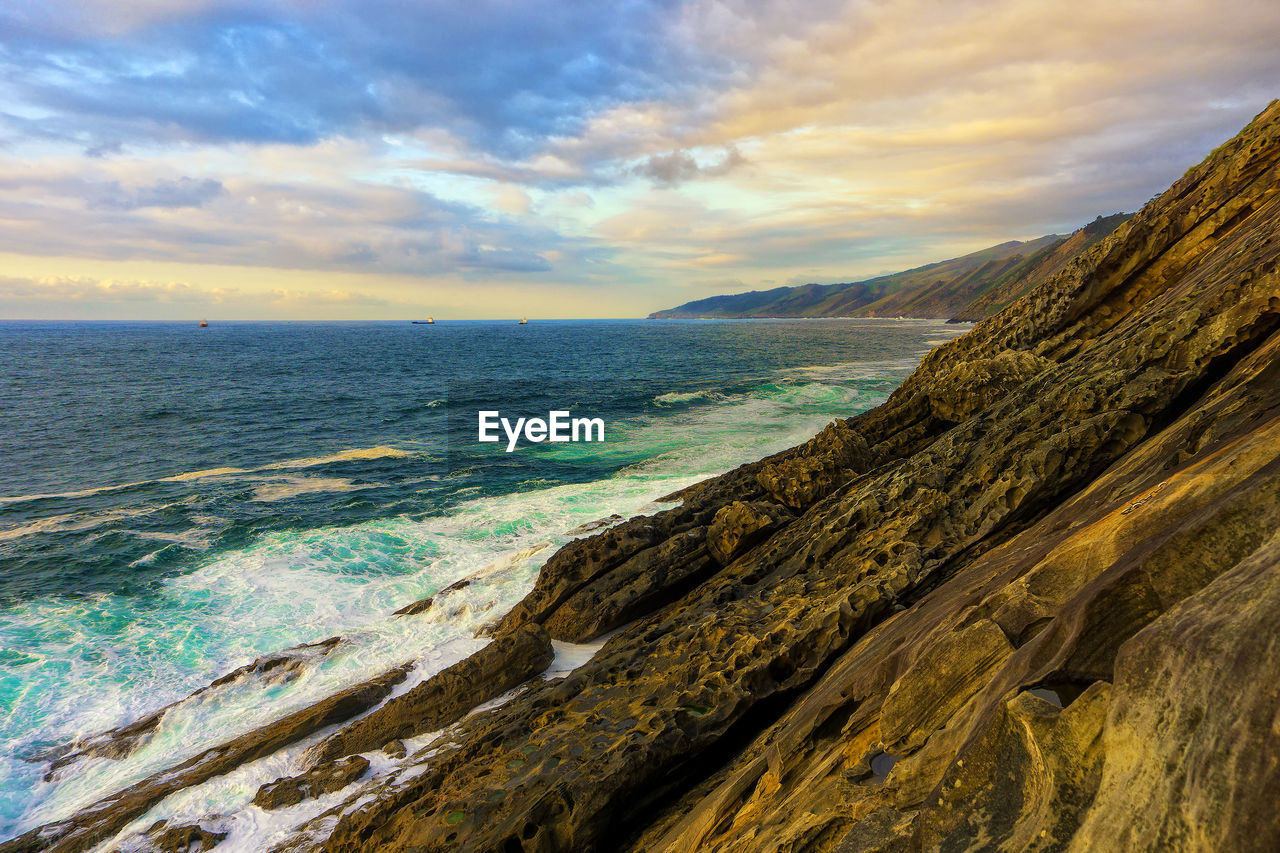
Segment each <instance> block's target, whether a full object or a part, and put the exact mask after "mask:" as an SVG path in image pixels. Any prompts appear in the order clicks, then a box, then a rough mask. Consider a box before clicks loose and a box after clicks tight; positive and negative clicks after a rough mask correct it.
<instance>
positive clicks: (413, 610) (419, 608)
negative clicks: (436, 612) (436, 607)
mask: <svg viewBox="0 0 1280 853" xmlns="http://www.w3.org/2000/svg"><path fill="white" fill-rule="evenodd" d="M471 583H472V581H471V579H470V578H463V579H462V580H459V581H454V582H453V583H451V584H449V585H448V586H446V587H445V588H444V589H442V590H440V591H439V592H436V593H433V594H431V595H428V596H427V597H426V598H420V599H418V600H417V601H415V602H413V603H412V604H406V605H405V606H404V607H401V608H400V609H399V610H397V611H396V612H395V613H392V614H391V615H392V616H416V615H417V614H419V613H425V612H426V611H428V610H430V609H431V605H432V604H434V603H435V600H436V598H437V597H438V596H441V595H444V594H446V593H450V592H453V591H455V590H459V589H466V588H467V587H469V586H471Z"/></svg>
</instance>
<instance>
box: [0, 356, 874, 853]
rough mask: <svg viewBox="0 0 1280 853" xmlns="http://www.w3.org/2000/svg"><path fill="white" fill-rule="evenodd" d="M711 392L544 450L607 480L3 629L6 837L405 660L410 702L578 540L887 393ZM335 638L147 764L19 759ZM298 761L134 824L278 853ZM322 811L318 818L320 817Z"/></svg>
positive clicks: (8, 612)
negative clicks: (12, 658)
mask: <svg viewBox="0 0 1280 853" xmlns="http://www.w3.org/2000/svg"><path fill="white" fill-rule="evenodd" d="M674 393H680V392H674ZM701 393H702V395H703V396H702V397H701V398H700V399H703V400H706V401H707V402H709V403H713V405H701V406H689V407H681V408H675V409H672V410H669V411H667V412H664V413H662V414H661V415H660V416H658V415H647V416H640V417H636V418H633V419H631V420H628V421H620V422H618V423H617V424H612V425H611V432H610V434H609V435H608V441H607V442H606V443H605V444H600V445H555V446H548V445H543V446H540V447H538V448H536V451H535V452H538V453H540V454H541V453H546V454H549V455H550V456H551V457H552V458H554V457H555V456H556V455H557V454H589V455H590V456H591V457H592V458H593V459H594V458H597V457H598V458H599V460H600V461H601V464H602V465H603V464H608V465H610V466H612V469H611V470H612V471H613V473H611V474H609V475H607V476H603V477H601V478H599V479H595V480H591V481H587V482H579V483H572V484H564V485H554V486H550V487H538V488H528V487H526V488H525V489H524V490H523V491H519V492H514V493H510V494H506V495H502V496H475V495H474V491H475V489H474V487H473V486H472V485H471V484H470V483H469V482H467V481H465V480H460V481H459V486H461V488H460V489H458V490H456V491H455V492H454V494H455V496H457V495H461V494H466V493H468V491H470V492H471V493H472V495H473V496H471V497H469V498H466V499H463V500H461V502H460V503H458V504H456V505H455V506H454V507H453V508H452V509H451V510H450V512H449V513H448V515H446V516H439V517H428V518H426V519H420V520H419V519H410V518H385V519H380V520H377V521H367V522H361V523H358V524H354V525H349V526H344V527H337V526H334V527H318V528H314V529H310V530H301V531H291V532H275V533H266V534H261V535H260V536H259V538H258V539H256V540H255V541H253V542H252V543H251V544H249V545H248V546H242V547H237V548H236V549H234V550H226V551H223V552H221V553H213V554H210V553H206V554H205V556H204V557H203V558H201V563H200V564H199V565H197V566H196V567H194V568H193V570H191V571H189V572H187V573H185V574H181V575H175V576H170V577H168V578H166V579H164V580H163V581H160V582H159V583H158V584H157V586H156V587H155V588H154V589H153V590H151V591H149V592H148V594H147V595H145V596H129V597H127V596H115V595H97V596H90V597H86V598H80V599H75V600H68V599H63V598H53V597H49V598H44V599H33V600H28V601H24V602H21V603H19V604H15V605H12V606H11V607H9V608H6V609H5V610H3V611H0V647H4V648H9V649H22V650H23V653H24V654H25V655H27V656H28V657H27V658H24V660H25V661H26V663H24V664H23V665H22V666H21V674H20V679H19V683H20V684H21V688H20V690H19V691H18V693H17V694H16V695H15V698H14V701H13V703H12V705H11V708H12V710H11V711H10V712H9V713H7V714H5V715H2V716H0V792H3V793H4V794H5V796H3V797H0V802H4V801H7V802H6V803H5V804H4V805H0V838H2V837H5V836H7V835H10V834H18V833H20V832H22V831H25V830H26V829H29V828H31V827H33V826H37V825H40V824H42V823H47V822H49V821H52V820H58V819H61V818H64V817H66V816H68V815H69V814H71V813H73V812H74V811H76V810H77V809H79V808H81V807H83V806H84V805H87V804H88V803H90V802H93V801H94V800H96V799H98V798H99V797H101V796H103V795H104V794H107V793H110V792H111V791H114V790H119V789H122V788H125V787H127V786H128V785H130V784H131V783H133V782H135V781H137V780H139V779H141V778H144V777H145V776H147V775H150V774H151V773H154V772H158V771H160V770H162V769H163V768H165V767H168V766H172V765H173V764H174V763H175V762H177V761H180V760H182V759H184V758H187V757H190V756H191V755H194V754H196V753H197V752H198V751H200V750H202V749H205V748H207V747H210V746H213V745H216V744H217V743H220V742H222V741H225V740H227V739H229V738H231V737H234V736H236V735H238V734H241V733H244V732H246V731H248V730H250V729H253V728H256V727H258V726H261V725H263V724H265V723H268V722H271V721H273V720H275V719H278V718H279V717H281V716H283V715H284V714H287V713H291V712H292V711H294V710H297V709H299V708H302V707H305V706H307V705H309V704H311V703H313V702H315V701H317V700H318V699H320V698H322V697H324V696H327V695H331V694H333V693H335V692H337V691H338V690H341V689H343V688H345V687H348V686H351V685H353V684H355V683H358V682H360V681H363V680H366V679H368V678H369V677H371V676H372V675H374V674H377V673H378V672H382V671H385V670H386V669H389V668H391V667H392V666H396V665H399V664H401V663H403V662H404V661H406V660H417V661H420V663H419V666H418V668H417V669H415V671H414V675H413V676H412V677H411V679H410V682H411V683H416V682H417V681H418V680H420V679H421V678H425V677H428V676H429V675H430V674H433V673H434V672H437V671H439V670H440V669H443V668H444V667H446V666H448V665H450V664H452V663H454V662H456V661H457V660H460V659H461V658H462V657H463V656H465V655H466V654H469V653H470V652H471V651H474V650H475V649H476V648H479V646H480V645H481V644H482V643H483V642H484V641H483V640H477V639H476V638H475V632H476V630H477V629H479V628H480V627H481V626H483V625H485V624H488V623H490V622H492V621H494V620H496V619H497V618H498V617H499V616H501V615H502V614H503V613H505V612H506V611H507V610H509V609H510V608H511V607H512V606H513V605H514V604H515V603H516V602H517V601H519V600H520V599H521V598H522V597H523V596H524V595H525V594H526V593H527V592H528V590H529V589H530V588H531V587H532V585H533V582H534V580H535V579H536V577H537V573H538V570H539V569H540V568H541V565H542V562H543V561H545V559H546V558H547V556H549V555H550V554H552V553H554V552H555V550H556V548H557V547H559V546H560V545H563V544H564V543H566V542H568V541H569V540H571V539H572V538H574V537H576V536H578V535H581V534H580V533H578V532H575V531H576V530H577V529H578V528H580V527H581V526H583V525H586V524H590V523H593V522H597V521H598V520H600V519H601V518H607V517H609V516H611V515H617V516H622V517H629V516H631V515H635V514H637V513H647V512H654V511H657V510H658V509H660V508H661V507H659V506H657V505H656V504H654V503H653V501H655V500H657V499H658V498H660V497H662V496H664V495H668V494H671V493H672V492H675V491H678V490H679V489H681V488H684V487H686V486H689V485H692V484H693V483H695V482H697V481H699V480H701V479H703V478H705V477H706V476H709V475H712V474H715V473H718V472H720V471H725V470H729V469H731V468H733V467H736V466H737V465H739V464H741V463H743V462H746V461H749V460H752V459H756V458H759V457H761V456H764V455H767V454H769V453H772V452H774V451H776V450H781V449H783V448H785V447H788V446H791V445H794V444H796V443H798V442H800V441H803V440H804V439H806V438H808V437H809V436H811V435H812V434H813V433H815V432H816V431H817V430H819V429H821V428H822V427H823V426H824V425H825V424H826V422H827V421H828V420H829V419H830V417H831V416H832V415H833V414H837V413H851V412H854V411H858V410H861V409H864V408H867V407H870V406H872V405H874V404H876V403H877V402H879V401H880V400H882V399H883V397H884V396H885V394H886V393H887V389H885V388H882V387H880V386H877V387H875V388H863V387H849V386H840V385H838V384H833V383H830V382H825V381H820V380H818V379H817V378H816V377H814V376H806V378H805V380H803V381H795V382H782V381H779V382H775V383H770V384H767V385H763V386H760V387H759V388H757V389H755V390H753V391H750V392H746V393H741V394H733V395H724V394H718V393H716V392H710V393H708V392H701ZM694 399H695V398H690V400H691V401H692V400H694ZM655 402H657V401H656V400H655ZM677 402H679V401H677ZM408 455H412V454H411V453H409V452H408V451H404V450H398V449H396V448H391V447H384V446H379V447H373V448H361V449H355V450H351V451H343V452H341V453H337V454H329V455H326V456H312V457H304V458H301V459H298V460H292V461H290V462H288V463H273V464H272V465H271V466H263V467H262V468H257V469H247V470H236V471H224V470H222V469H207V471H206V472H191V475H195V474H197V473H204V474H206V475H207V476H226V477H229V478H246V479H247V478H248V477H249V476H250V475H253V474H254V473H255V472H257V475H258V476H257V480H256V481H253V480H251V482H253V484H254V485H255V487H256V488H255V491H254V497H255V499H259V500H263V499H268V500H278V499H281V498H284V497H289V496H292V495H294V494H303V493H305V491H319V490H321V489H323V490H340V491H341V490H351V489H354V488H363V487H367V486H364V485H362V484H359V483H353V482H352V481H350V480H348V479H345V478H339V477H321V476H302V475H298V476H290V475H288V474H286V473H283V472H282V469H285V468H299V469H302V468H311V467H314V466H318V465H324V464H329V463H330V462H341V461H347V460H352V459H377V458H384V457H392V458H394V457H399V456H408ZM304 463H305V464H304ZM264 471H270V472H275V473H272V474H269V475H268V476H270V477H271V478H272V479H271V480H269V481H265V482H264V480H263V478H262V476H261V474H262V472H264ZM209 472H213V473H209ZM191 475H188V476H191ZM463 578H470V579H471V583H469V584H468V585H466V586H465V587H464V588H460V589H455V590H453V591H451V592H450V593H449V595H448V596H447V598H445V599H442V601H440V602H439V603H438V604H439V605H441V606H433V607H431V608H428V609H427V610H426V611H424V612H423V613H421V614H419V615H415V616H410V617H400V618H392V617H391V615H390V614H392V613H393V612H394V611H395V610H397V609H399V608H402V607H404V605H406V604H409V603H411V602H413V601H416V600H419V599H421V598H424V597H425V596H428V595H433V594H435V593H436V592H438V591H439V590H441V589H443V588H444V587H446V586H448V585H450V584H452V583H453V582H455V581H458V580H460V579H463ZM335 635H336V636H342V637H343V638H344V641H345V642H344V643H343V644H342V646H341V648H340V649H335V651H334V652H333V654H331V655H326V656H325V657H324V658H323V659H322V660H318V661H316V662H315V664H314V665H312V666H308V667H307V668H306V669H304V670H303V671H302V672H301V674H300V675H299V676H298V678H296V679H295V680H293V681H291V682H289V683H287V684H279V685H275V686H272V687H271V689H270V690H269V691H267V692H264V691H262V690H261V689H253V688H252V685H245V686H243V687H242V688H237V689H234V690H227V691H220V692H219V693H218V694H217V695H216V696H212V695H211V696H209V697H207V698H205V699H203V700H201V701H198V702H191V703H184V704H183V705H182V706H180V707H179V708H177V709H175V711H173V712H171V713H169V714H166V716H165V718H164V719H163V721H162V722H161V724H160V726H159V727H158V729H157V730H156V732H155V734H154V736H153V738H152V740H151V741H150V742H149V743H148V744H146V745H145V746H142V747H141V748H139V749H138V750H137V751H136V752H135V753H134V754H133V755H130V756H128V757H127V758H125V759H122V760H118V761H112V760H108V759H100V758H89V759H85V760H83V761H81V762H79V763H77V764H76V765H75V767H74V773H68V774H66V775H65V776H64V778H63V779H62V780H61V781H59V782H58V783H57V784H56V785H50V784H46V783H43V782H41V781H40V773H41V772H42V769H43V768H41V767H39V766H37V765H29V764H25V763H23V762H20V761H17V760H16V759H11V758H6V757H5V756H17V755H23V754H30V753H31V752H32V751H33V750H35V749H37V748H39V747H41V746H47V745H49V744H51V743H65V742H67V741H69V740H73V739H74V738H75V737H76V736H77V735H83V734H86V733H92V732H100V731H104V730H107V729H110V728H113V727H115V726H118V725H121V724H123V723H127V722H130V721H132V720H135V719H138V718H141V717H143V716H145V715H147V714H148V713H151V712H154V711H156V710H158V709H159V708H161V707H163V706H165V705H168V704H170V703H173V702H175V701H178V700H180V699H182V698H183V697H184V696H186V695H187V694H189V693H191V692H192V691H193V690H194V689H196V688H198V687H201V686H203V685H204V684H207V683H209V681H211V680H212V679H213V678H216V677H217V676H219V675H221V674H223V673H226V672H228V671H230V670H232V669H234V668H236V667H237V666H241V665H243V664H245V663H247V662H249V661H252V660H253V659H254V658H256V657H258V656H260V655H263V654H268V653H271V652H275V651H277V650H279V649H282V648H286V647H289V646H293V645H297V644H299V643H306V642H314V641H316V640H319V639H323V638H326V637H332V636H335ZM593 652H594V649H593V648H589V647H584V648H567V647H566V648H563V649H561V648H557V664H556V665H555V667H558V668H560V669H564V668H565V667H570V666H573V665H577V664H578V663H581V662H583V661H585V660H586V659H587V658H589V656H590V654H592V653H593ZM405 689H408V688H407V687H406V688H405ZM306 745H307V743H306V742H304V743H302V744H299V745H298V751H300V750H301V749H304V748H305V747H306ZM296 754H297V753H296V752H294V751H290V750H286V751H284V752H282V753H279V754H276V755H272V756H268V757H267V758H264V759H261V760H260V761H259V762H254V763H252V764H249V765H245V766H244V767H242V768H240V769H238V770H237V771H235V772H233V773H231V774H227V775H226V776H224V777H219V778H217V779H214V780H211V781H210V782H208V783H206V784H205V785H202V786H198V787H196V788H192V789H190V790H188V791H183V792H181V793H180V794H177V795H175V796H173V797H171V798H168V799H166V800H165V801H164V802H162V803H161V804H160V805H158V806H157V807H156V808H154V809H152V810H151V811H150V812H148V814H147V815H145V816H143V817H142V818H140V822H144V823H145V825H150V823H154V822H155V821H156V820H159V819H162V818H166V817H180V818H184V819H186V818H200V817H203V816H205V815H208V814H211V813H220V814H228V815H230V817H228V818H227V820H228V821H230V822H231V825H233V826H234V829H233V833H232V836H231V837H230V838H229V839H228V841H227V842H224V844H228V843H229V844H231V847H229V848H228V849H246V850H250V849H265V846H270V845H269V844H265V846H264V843H265V838H266V836H264V835H263V833H270V832H274V831H276V830H277V829H279V828H280V826H277V825H276V824H275V823H271V821H277V820H285V819H287V820H289V821H293V822H298V821H301V820H303V819H305V818H306V817H308V816H309V814H304V813H302V811H301V810H299V811H293V810H289V813H288V815H287V816H278V815H273V816H270V817H268V816H265V815H263V814H262V813H260V812H259V811H257V810H254V809H246V808H245V807H244V806H245V804H246V803H247V802H248V801H249V800H250V799H251V798H252V797H253V794H254V792H255V791H256V790H257V786H258V785H260V784H261V783H262V782H265V781H269V780H271V779H274V778H276V777H278V776H281V775H289V773H290V772H292V771H290V769H289V762H290V761H292V760H293V758H292V756H295V755H296ZM377 760H378V761H379V762H382V761H384V758H378V759H377ZM386 760H387V761H389V759H386ZM388 766H390V765H388ZM324 802H327V801H325V800H323V798H322V800H319V801H316V805H317V806H318V807H320V808H324V807H326V806H324V805H323V803H324ZM307 808H308V809H310V808H311V806H308V807H307ZM145 825H143V826H141V827H136V826H135V827H133V829H137V828H145ZM126 831H129V830H126Z"/></svg>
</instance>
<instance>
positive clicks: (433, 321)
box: [409, 317, 436, 326]
mask: <svg viewBox="0 0 1280 853" xmlns="http://www.w3.org/2000/svg"><path fill="white" fill-rule="evenodd" d="M409 322H410V323H412V324H413V325H415V326H434V325H435V324H436V318H435V317H428V318H427V319H425V320H410V321H409Z"/></svg>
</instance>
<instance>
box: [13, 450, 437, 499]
mask: <svg viewBox="0 0 1280 853" xmlns="http://www.w3.org/2000/svg"><path fill="white" fill-rule="evenodd" d="M413 455H414V453H413V452H412V451H409V450H401V449H399V448H395V447H385V446H378V447H358V448H354V449H351V450H342V451H339V452H337V453H330V454H328V455H326V456H307V457H303V458H301V459H287V460H285V461H283V462H271V463H269V464H267V465H262V466H259V467H257V468H233V467H221V468H205V469H203V470H200V471H187V472H185V473H182V474H173V475H171V476H168V477H156V478H154V479H151V480H138V481H136V482H132V483H120V484H117V485H113V486H95V487H93V488H88V489H77V490H75V491H69V492H49V493H43V494H33V495H10V496H8V497H0V504H11V503H23V502H26V501H39V500H46V499H50V498H83V497H89V496H91V495H98V494H102V493H104V492H115V491H119V490H121V489H132V488H136V487H138V486H147V485H150V484H152V483H186V482H191V481H194V480H204V479H209V478H212V477H230V476H235V475H241V474H253V473H257V472H261V471H279V470H292V469H297V468H314V467H316V466H318V465H332V464H334V463H337V462H351V461H356V460H367V459H395V458H403V457H406V456H413Z"/></svg>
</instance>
